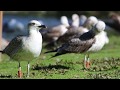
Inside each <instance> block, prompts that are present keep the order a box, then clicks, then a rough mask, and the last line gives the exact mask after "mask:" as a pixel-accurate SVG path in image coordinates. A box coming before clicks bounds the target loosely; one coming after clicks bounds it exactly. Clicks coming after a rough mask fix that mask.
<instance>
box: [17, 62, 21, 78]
mask: <svg viewBox="0 0 120 90" xmlns="http://www.w3.org/2000/svg"><path fill="white" fill-rule="evenodd" d="M18 67H19V69H18V77H19V78H22V71H21V66H20V62H19V66H18Z"/></svg>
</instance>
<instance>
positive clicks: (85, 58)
mask: <svg viewBox="0 0 120 90" xmlns="http://www.w3.org/2000/svg"><path fill="white" fill-rule="evenodd" d="M86 62H87V57H86V55H85V56H84V68H86Z"/></svg>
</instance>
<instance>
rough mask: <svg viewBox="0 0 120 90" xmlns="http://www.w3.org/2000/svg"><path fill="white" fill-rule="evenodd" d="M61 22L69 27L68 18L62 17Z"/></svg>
mask: <svg viewBox="0 0 120 90" xmlns="http://www.w3.org/2000/svg"><path fill="white" fill-rule="evenodd" d="M60 20H61V23H62V24H63V25H65V26H66V27H68V26H69V22H68V19H67V17H66V16H61V18H60Z"/></svg>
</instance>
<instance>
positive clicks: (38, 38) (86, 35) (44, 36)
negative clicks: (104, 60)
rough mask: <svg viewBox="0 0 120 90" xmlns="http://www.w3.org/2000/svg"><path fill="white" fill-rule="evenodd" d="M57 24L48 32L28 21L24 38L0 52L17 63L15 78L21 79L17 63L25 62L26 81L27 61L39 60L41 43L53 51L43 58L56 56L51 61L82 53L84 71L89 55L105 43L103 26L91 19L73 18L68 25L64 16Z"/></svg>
mask: <svg viewBox="0 0 120 90" xmlns="http://www.w3.org/2000/svg"><path fill="white" fill-rule="evenodd" d="M60 21H61V24H60V25H57V26H54V27H50V28H49V27H46V26H47V25H43V24H41V23H40V22H39V21H38V20H31V21H30V22H29V23H28V35H26V36H25V35H18V36H16V37H15V38H13V39H12V40H11V41H10V42H9V44H8V45H7V46H6V47H5V48H4V49H3V50H1V51H0V52H1V53H2V54H7V55H8V56H9V57H10V58H11V59H13V60H16V61H18V63H19V70H18V77H20V78H21V77H22V72H21V65H20V62H21V61H28V65H27V77H29V68H30V61H31V60H35V59H36V58H37V57H39V55H40V53H41V50H42V47H43V46H42V44H43V42H46V43H47V44H46V45H45V47H54V49H51V50H48V51H47V52H45V54H46V55H47V53H51V52H56V54H55V55H54V56H52V57H56V56H59V55H63V54H67V53H80V54H82V53H83V54H84V63H83V64H84V67H85V68H86V69H89V68H90V58H89V56H90V53H91V52H97V51H99V50H101V49H102V48H103V47H104V45H105V44H108V43H109V38H108V36H107V32H105V28H106V24H105V22H104V21H102V20H100V19H97V18H96V17H95V16H89V17H86V16H85V15H81V16H79V15H78V14H73V15H72V21H71V22H69V20H68V18H67V17H66V16H61V18H60Z"/></svg>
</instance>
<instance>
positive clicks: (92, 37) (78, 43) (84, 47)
mask: <svg viewBox="0 0 120 90" xmlns="http://www.w3.org/2000/svg"><path fill="white" fill-rule="evenodd" d="M104 29H105V23H104V22H103V21H98V23H97V24H96V25H95V26H94V27H93V28H92V29H91V30H89V31H88V32H86V33H83V34H82V35H80V37H78V38H72V39H70V40H69V41H68V42H66V43H64V44H62V46H61V47H59V48H57V49H56V50H52V51H48V52H46V53H49V52H57V53H56V54H55V55H54V56H53V57H56V56H59V55H62V54H66V53H86V54H85V57H84V61H85V68H89V67H90V65H89V62H90V61H89V53H90V52H96V51H99V50H101V49H102V48H103V46H104V44H105V40H104V38H103V37H101V34H100V33H101V32H102V31H104ZM96 31H97V32H96ZM100 40H101V41H100ZM86 55H88V56H87V57H86Z"/></svg>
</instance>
